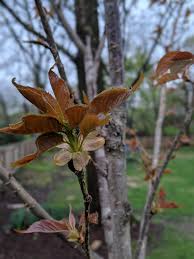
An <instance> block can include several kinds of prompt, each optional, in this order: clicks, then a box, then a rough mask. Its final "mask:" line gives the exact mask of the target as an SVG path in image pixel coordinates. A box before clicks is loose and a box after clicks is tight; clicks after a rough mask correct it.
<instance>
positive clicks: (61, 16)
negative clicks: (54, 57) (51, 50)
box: [53, 4, 85, 54]
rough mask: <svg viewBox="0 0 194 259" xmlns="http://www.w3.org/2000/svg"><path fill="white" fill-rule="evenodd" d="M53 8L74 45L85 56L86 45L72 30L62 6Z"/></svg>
mask: <svg viewBox="0 0 194 259" xmlns="http://www.w3.org/2000/svg"><path fill="white" fill-rule="evenodd" d="M53 7H54V9H55V12H56V14H57V16H58V19H59V21H60V23H61V25H62V26H63V28H64V29H65V31H66V32H67V34H68V35H69V38H70V39H71V40H72V41H73V42H74V44H75V45H76V46H77V48H78V49H80V51H81V52H82V53H83V54H84V52H85V45H84V43H83V42H82V40H81V39H80V37H79V36H78V35H77V33H76V32H75V31H74V30H73V29H72V28H71V26H70V24H69V23H68V21H67V19H66V18H65V16H64V14H63V12H62V8H61V6H60V4H59V5H56V4H53Z"/></svg>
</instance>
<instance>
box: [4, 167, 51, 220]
mask: <svg viewBox="0 0 194 259" xmlns="http://www.w3.org/2000/svg"><path fill="white" fill-rule="evenodd" d="M0 180H1V181H2V182H3V183H4V185H6V186H8V187H9V188H10V189H12V190H13V191H14V192H15V193H17V195H18V196H19V198H20V199H21V200H22V201H23V202H24V204H25V205H26V207H27V208H29V209H30V210H31V211H32V213H33V214H34V215H35V216H37V217H38V218H40V219H52V217H51V216H50V215H49V214H48V213H47V212H46V211H45V210H44V209H43V208H42V206H41V205H40V204H39V203H38V202H37V201H36V200H35V199H34V198H33V197H32V196H31V195H30V194H29V193H28V192H27V191H26V190H25V189H24V188H23V186H22V185H21V184H20V183H19V182H18V181H17V180H16V179H15V177H14V176H13V175H12V174H11V173H9V171H7V170H6V169H5V168H4V167H3V166H2V165H0Z"/></svg>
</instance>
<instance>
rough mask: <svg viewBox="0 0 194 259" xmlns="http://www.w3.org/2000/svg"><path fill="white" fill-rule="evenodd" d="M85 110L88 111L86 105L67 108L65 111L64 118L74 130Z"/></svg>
mask: <svg viewBox="0 0 194 259" xmlns="http://www.w3.org/2000/svg"><path fill="white" fill-rule="evenodd" d="M87 110H88V106H87V105H83V104H80V105H79V104H78V105H74V106H72V107H70V108H68V109H67V110H66V111H65V116H66V117H67V120H68V122H69V124H70V126H71V127H72V128H75V127H77V126H78V125H79V123H80V122H81V121H82V119H83V117H84V116H85V114H86V112H87Z"/></svg>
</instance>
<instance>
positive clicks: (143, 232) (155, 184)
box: [135, 85, 194, 259]
mask: <svg viewBox="0 0 194 259" xmlns="http://www.w3.org/2000/svg"><path fill="white" fill-rule="evenodd" d="M191 89H192V90H191V93H190V95H192V96H193V91H194V89H193V85H192V86H191ZM192 114H193V107H192V103H190V109H189V111H188V113H187V114H186V116H185V120H184V123H183V125H182V127H181V129H180V130H179V132H178V133H177V135H176V136H175V138H174V140H173V142H172V145H171V148H170V149H169V150H168V152H167V154H166V157H165V159H164V161H163V164H162V165H161V166H160V167H159V168H158V169H157V170H156V177H155V179H154V181H153V183H152V186H151V190H150V193H149V196H148V197H147V201H146V204H145V207H144V212H143V215H142V219H141V222H143V224H142V227H141V230H140V233H139V238H138V242H137V248H136V253H135V259H138V258H139V254H140V251H141V247H142V242H143V240H144V237H145V235H146V234H147V233H148V230H149V225H150V220H151V217H150V214H151V208H152V204H153V201H154V198H155V194H156V191H157V189H158V186H159V184H160V180H161V177H162V175H163V172H164V170H165V169H166V167H167V165H168V163H169V161H170V160H171V158H172V155H173V153H174V151H175V150H176V147H177V145H178V143H179V141H180V137H181V135H182V134H184V132H185V129H186V127H188V125H190V123H191V120H192Z"/></svg>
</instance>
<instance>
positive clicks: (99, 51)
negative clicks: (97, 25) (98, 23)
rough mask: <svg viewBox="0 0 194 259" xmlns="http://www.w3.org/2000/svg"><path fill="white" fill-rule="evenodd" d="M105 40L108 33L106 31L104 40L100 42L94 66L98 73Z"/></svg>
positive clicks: (103, 36)
mask: <svg viewBox="0 0 194 259" xmlns="http://www.w3.org/2000/svg"><path fill="white" fill-rule="evenodd" d="M105 40H106V31H104V33H103V35H102V38H101V40H100V42H99V45H98V48H97V50H96V53H95V57H94V65H95V68H96V71H98V68H99V64H100V56H101V54H102V50H103V48H104V44H105Z"/></svg>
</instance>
